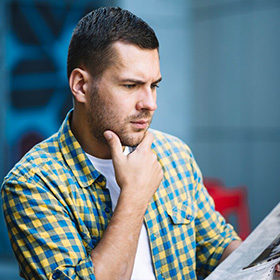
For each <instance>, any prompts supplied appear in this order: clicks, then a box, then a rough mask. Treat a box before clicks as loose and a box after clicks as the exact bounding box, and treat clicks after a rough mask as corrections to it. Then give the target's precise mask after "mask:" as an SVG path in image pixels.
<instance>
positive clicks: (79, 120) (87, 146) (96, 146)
mask: <svg viewBox="0 0 280 280" xmlns="http://www.w3.org/2000/svg"><path fill="white" fill-rule="evenodd" d="M84 111H85V110H79V109H77V108H75V109H74V110H73V114H72V119H71V121H70V127H71V130H72V132H73V134H74V136H75V138H76V139H77V140H78V142H79V143H80V145H81V147H82V148H83V150H84V151H85V152H86V153H88V154H90V155H92V156H94V157H97V158H102V159H111V158H112V157H111V151H110V148H109V145H108V144H107V143H106V142H102V141H100V140H98V139H96V138H95V137H94V136H93V135H92V133H91V132H90V129H89V127H88V125H87V119H86V116H85V114H84V113H83V112H84ZM104 139H105V138H104ZM105 141H106V140H105Z"/></svg>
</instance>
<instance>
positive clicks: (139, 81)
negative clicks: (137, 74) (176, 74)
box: [120, 77, 162, 85]
mask: <svg viewBox="0 0 280 280" xmlns="http://www.w3.org/2000/svg"><path fill="white" fill-rule="evenodd" d="M161 80H162V77H160V78H159V79H157V80H156V81H155V82H153V83H152V84H158V83H159V82H160V81H161ZM120 82H121V83H131V84H138V85H143V84H145V83H146V82H144V81H143V80H138V79H123V80H120Z"/></svg>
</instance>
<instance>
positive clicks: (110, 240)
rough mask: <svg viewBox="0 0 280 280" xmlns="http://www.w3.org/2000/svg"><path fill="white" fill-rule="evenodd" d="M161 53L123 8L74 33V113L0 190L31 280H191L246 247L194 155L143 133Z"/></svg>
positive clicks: (91, 19) (102, 13)
mask: <svg viewBox="0 0 280 280" xmlns="http://www.w3.org/2000/svg"><path fill="white" fill-rule="evenodd" d="M158 46H159V45H158V40H157V38H156V36H155V34H154V32H153V30H152V29H151V28H150V27H149V26H148V25H147V24H146V23H145V22H143V21H142V20H141V19H139V18H137V17H136V16H135V15H133V14H131V13H130V12H128V11H125V10H121V9H120V8H101V9H98V10H95V11H93V12H91V13H89V14H88V15H86V16H85V17H84V18H83V19H81V21H80V22H79V23H78V25H77V27H76V28H75V30H74V32H73V35H72V39H71V42H70V45H69V51H68V61H67V62H68V65H67V68H68V69H67V70H68V78H69V85H70V88H71V91H72V94H73V97H74V109H73V110H72V111H70V112H69V114H68V115H67V117H66V119H65V121H64V123H63V124H62V126H61V128H60V130H59V131H58V133H56V134H55V135H53V136H51V137H50V138H49V139H47V140H45V141H44V142H42V143H40V144H38V145H37V146H35V147H34V148H33V149H32V150H31V151H30V152H29V153H27V155H25V157H24V158H23V159H22V160H21V161H20V162H19V163H18V164H17V165H16V166H15V167H14V168H13V169H12V171H11V172H10V173H9V174H8V175H7V176H6V178H5V180H4V184H3V187H2V197H3V209H4V214H5V218H6V223H7V228H8V231H9V236H10V239H11V243H12V247H13V250H14V253H15V256H16V257H17V260H18V263H19V266H20V274H21V276H22V277H24V278H25V279H102V280H105V279H110V280H112V279H143V280H149V279H196V278H197V277H198V276H206V275H207V274H209V273H210V272H211V271H212V270H213V269H214V268H215V267H216V265H217V264H218V263H219V262H220V261H221V260H223V259H224V258H225V257H226V256H227V255H228V254H229V253H231V252H232V251H233V250H234V249H235V248H236V247H237V246H238V245H239V244H240V239H239V237H238V236H237V235H236V233H235V232H234V230H233V228H232V226H230V225H228V224H226V223H225V221H224V218H223V217H221V215H220V214H219V213H217V212H215V210H214V205H213V200H212V198H211V197H210V196H209V195H208V193H207V191H206V190H205V188H204V186H203V183H202V176H201V173H200V171H199V168H198V167H197V165H196V162H195V160H194V158H193V156H192V154H191V152H190V150H189V148H188V147H187V146H186V145H185V144H184V143H182V142H181V141H180V140H179V139H177V138H175V137H173V136H170V135H166V134H163V133H161V132H158V131H154V130H150V131H148V128H149V125H150V123H151V121H152V117H153V114H154V111H155V110H156V108H157V105H156V89H157V87H158V84H159V82H160V81H161V74H160V67H159V53H158Z"/></svg>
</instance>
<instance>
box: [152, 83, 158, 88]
mask: <svg viewBox="0 0 280 280" xmlns="http://www.w3.org/2000/svg"><path fill="white" fill-rule="evenodd" d="M156 88H159V85H158V84H154V85H151V89H156Z"/></svg>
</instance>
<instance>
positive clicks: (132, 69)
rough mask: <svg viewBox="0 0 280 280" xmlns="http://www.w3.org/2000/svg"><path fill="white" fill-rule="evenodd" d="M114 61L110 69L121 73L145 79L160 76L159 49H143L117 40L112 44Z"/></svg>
mask: <svg viewBox="0 0 280 280" xmlns="http://www.w3.org/2000/svg"><path fill="white" fill-rule="evenodd" d="M112 49H113V53H114V63H113V64H112V65H111V67H109V68H108V70H112V71H117V73H118V74H119V75H124V76H127V75H129V76H131V75H132V76H136V77H138V78H142V79H145V80H150V79H155V80H157V79H158V78H159V77H160V63H159V53H158V50H157V49H152V50H150V49H142V48H139V47H138V46H136V45H133V44H129V43H123V42H116V43H114V44H113V45H112Z"/></svg>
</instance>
